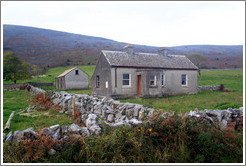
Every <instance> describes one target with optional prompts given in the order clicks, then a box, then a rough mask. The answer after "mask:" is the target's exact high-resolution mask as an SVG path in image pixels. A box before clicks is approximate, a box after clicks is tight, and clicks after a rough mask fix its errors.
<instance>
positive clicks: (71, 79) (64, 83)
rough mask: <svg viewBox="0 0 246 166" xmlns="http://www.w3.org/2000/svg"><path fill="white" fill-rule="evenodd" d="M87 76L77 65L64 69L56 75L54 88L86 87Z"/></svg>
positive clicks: (87, 85) (87, 83)
mask: <svg viewBox="0 0 246 166" xmlns="http://www.w3.org/2000/svg"><path fill="white" fill-rule="evenodd" d="M88 88H89V76H88V74H86V73H85V72H84V71H82V70H81V69H80V68H78V67H74V68H72V69H69V70H66V71H64V72H63V73H61V74H60V75H59V76H57V77H56V89H62V90H68V89H88Z"/></svg>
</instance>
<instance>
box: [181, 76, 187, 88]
mask: <svg viewBox="0 0 246 166" xmlns="http://www.w3.org/2000/svg"><path fill="white" fill-rule="evenodd" d="M182 75H185V84H182ZM181 85H182V86H188V75H187V74H181Z"/></svg>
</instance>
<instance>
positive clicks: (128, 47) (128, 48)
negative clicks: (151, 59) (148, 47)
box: [124, 44, 134, 56]
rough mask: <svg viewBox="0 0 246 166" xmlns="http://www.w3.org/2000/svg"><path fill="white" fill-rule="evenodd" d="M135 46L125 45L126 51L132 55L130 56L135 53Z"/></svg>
mask: <svg viewBox="0 0 246 166" xmlns="http://www.w3.org/2000/svg"><path fill="white" fill-rule="evenodd" d="M133 48H134V47H133V46H132V45H131V44H127V45H126V46H125V47H124V51H125V52H126V53H127V54H128V55H130V56H132V55H133V53H134V52H133Z"/></svg>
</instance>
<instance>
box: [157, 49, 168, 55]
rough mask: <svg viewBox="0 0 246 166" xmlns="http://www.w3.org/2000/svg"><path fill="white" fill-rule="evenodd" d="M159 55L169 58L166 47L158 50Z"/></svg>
mask: <svg viewBox="0 0 246 166" xmlns="http://www.w3.org/2000/svg"><path fill="white" fill-rule="evenodd" d="M158 53H159V55H162V56H165V57H166V56H167V55H168V54H167V48H166V47H161V48H160V49H159V50H158Z"/></svg>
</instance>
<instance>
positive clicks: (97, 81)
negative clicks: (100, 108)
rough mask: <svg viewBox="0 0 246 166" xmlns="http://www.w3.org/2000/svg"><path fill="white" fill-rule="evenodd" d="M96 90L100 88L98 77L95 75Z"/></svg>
mask: <svg viewBox="0 0 246 166" xmlns="http://www.w3.org/2000/svg"><path fill="white" fill-rule="evenodd" d="M96 88H100V80H99V75H96Z"/></svg>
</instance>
